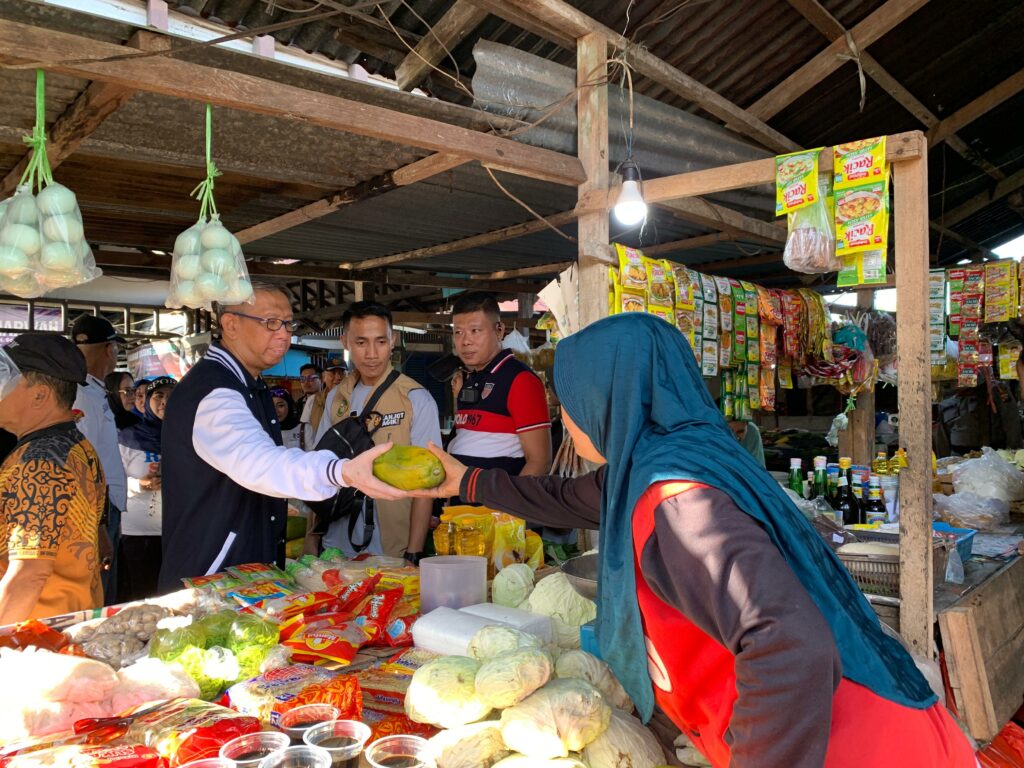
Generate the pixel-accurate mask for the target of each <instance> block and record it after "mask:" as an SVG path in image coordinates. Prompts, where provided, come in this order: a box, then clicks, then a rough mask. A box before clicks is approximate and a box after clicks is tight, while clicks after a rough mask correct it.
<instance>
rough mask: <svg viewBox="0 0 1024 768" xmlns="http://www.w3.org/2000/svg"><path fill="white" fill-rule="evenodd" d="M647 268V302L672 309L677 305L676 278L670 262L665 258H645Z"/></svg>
mask: <svg viewBox="0 0 1024 768" xmlns="http://www.w3.org/2000/svg"><path fill="white" fill-rule="evenodd" d="M644 267H645V268H646V269H647V303H648V305H651V304H654V305H657V306H659V307H668V308H669V309H672V308H673V307H674V306H675V299H676V297H675V280H674V278H673V276H672V269H671V267H669V266H668V262H666V261H664V260H663V259H647V258H645V259H644Z"/></svg>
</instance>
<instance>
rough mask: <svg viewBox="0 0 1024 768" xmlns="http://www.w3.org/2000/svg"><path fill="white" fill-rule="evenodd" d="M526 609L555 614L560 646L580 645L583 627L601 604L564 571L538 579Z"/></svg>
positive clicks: (575, 646) (545, 614)
mask: <svg viewBox="0 0 1024 768" xmlns="http://www.w3.org/2000/svg"><path fill="white" fill-rule="evenodd" d="M525 609H526V610H528V611H530V612H531V613H539V614H541V615H542V616H548V617H550V618H551V623H552V625H554V628H555V634H556V636H557V638H558V647H559V648H579V647H580V627H582V626H583V625H584V624H586V623H587V622H588V621H593V620H594V619H595V618H597V604H596V603H595V602H594V601H593V600H588V599H587V598H585V597H583V596H582V595H580V594H579V593H578V592H577V591H576V590H575V589H573V587H572V584H571V583H569V579H568V578H567V577H566V575H565V574H564V573H553V574H551V575H550V576H546V577H544V578H543V579H541V580H540V581H538V582H537V586H536V587H534V589H533V592H531V593H530V597H529V599H528V600H527V601H526V606H525Z"/></svg>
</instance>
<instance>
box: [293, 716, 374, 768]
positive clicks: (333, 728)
mask: <svg viewBox="0 0 1024 768" xmlns="http://www.w3.org/2000/svg"><path fill="white" fill-rule="evenodd" d="M369 738H370V726H368V725H366V724H365V723H360V722H359V721H358V720H331V721H330V722H329V723H320V724H319V725H314V726H313V727H312V728H309V729H308V730H307V731H306V733H305V735H304V736H303V737H302V740H303V741H304V742H305V743H306V744H308V745H309V746H311V747H317V748H319V749H322V750H325V751H326V752H327V753H328V754H330V756H331V766H332V768H356V766H358V765H359V756H360V755H361V754H363V746H364V745H365V744H366V742H367V740H368V739H369Z"/></svg>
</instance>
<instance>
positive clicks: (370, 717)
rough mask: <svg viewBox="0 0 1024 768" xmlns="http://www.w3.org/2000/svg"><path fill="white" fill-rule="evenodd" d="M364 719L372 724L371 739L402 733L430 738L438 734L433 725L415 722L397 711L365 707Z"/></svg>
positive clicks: (369, 724)
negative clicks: (379, 710) (381, 710)
mask: <svg viewBox="0 0 1024 768" xmlns="http://www.w3.org/2000/svg"><path fill="white" fill-rule="evenodd" d="M362 720H363V722H364V723H366V724H367V725H368V726H370V741H376V740H377V739H381V738H384V737H385V736H396V735H401V734H407V735H411V736H422V737H423V738H425V739H429V738H430V737H431V736H436V735H437V732H438V729H437V728H435V727H434V726H432V725H427V724H426V723H415V722H413V721H412V720H411V719H409V717H408V716H407V715H400V714H398V713H396V712H377V711H375V710H372V709H364V710H363V716H362Z"/></svg>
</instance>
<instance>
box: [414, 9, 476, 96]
mask: <svg viewBox="0 0 1024 768" xmlns="http://www.w3.org/2000/svg"><path fill="white" fill-rule="evenodd" d="M489 15H490V14H489V13H488V12H487V11H486V10H484V9H482V8H478V7H477V6H475V5H473V4H472V3H470V2H469V0H455V2H454V3H453V4H452V7H451V8H449V9H448V10H447V11H445V14H444V15H443V16H442V17H441V18H440V19H439V20H438V22H437V24H435V25H434V26H433V28H432V29H431V30H430V32H428V33H427V34H426V35H424V36H423V39H422V40H420V41H419V42H418V43H417V44H416V47H415V48H413V49H412V50H411V51H409V53H408V54H407V55H406V57H405V58H404V59H403V60H402V62H401V64H399V65H398V67H397V68H396V69H395V80H396V81H397V82H398V88H399V89H400V90H403V91H411V90H412V89H413V88H415V87H416V86H417V85H419V84H420V83H422V82H423V79H424V78H425V77H426V76H427V75H428V74H430V72H431V70H432V69H433V68H434V67H436V66H437V65H438V64H440V63H441V61H443V60H444V58H445V57H446V56H450V55H451V51H452V50H453V49H454V48H455V46H457V45H458V44H459V43H461V42H462V41H463V40H464V39H465V38H466V37H467V36H468V35H469V34H470V33H471V32H473V30H475V29H476V28H477V27H479V26H480V25H481V24H483V22H484V20H485V19H486V18H487V17H488V16H489Z"/></svg>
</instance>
